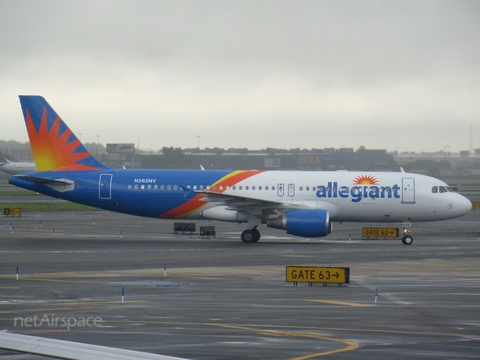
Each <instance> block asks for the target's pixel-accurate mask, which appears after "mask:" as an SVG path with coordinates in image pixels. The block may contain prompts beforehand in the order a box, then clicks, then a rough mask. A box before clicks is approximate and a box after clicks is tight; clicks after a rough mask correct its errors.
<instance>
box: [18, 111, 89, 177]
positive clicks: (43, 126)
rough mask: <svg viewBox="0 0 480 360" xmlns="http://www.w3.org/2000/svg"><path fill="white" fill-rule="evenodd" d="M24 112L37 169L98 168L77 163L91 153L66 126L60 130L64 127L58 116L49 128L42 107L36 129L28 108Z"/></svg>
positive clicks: (45, 113)
mask: <svg viewBox="0 0 480 360" xmlns="http://www.w3.org/2000/svg"><path fill="white" fill-rule="evenodd" d="M25 114H26V123H27V124H26V125H27V131H28V137H29V138H30V145H31V147H32V153H33V157H34V159H35V165H36V167H37V171H55V170H98V168H96V167H92V166H88V165H83V164H81V163H79V162H80V161H81V160H83V159H86V158H88V157H90V156H92V155H91V154H90V153H89V152H88V151H87V150H86V149H85V148H84V146H83V145H82V143H81V142H80V140H78V139H77V138H76V136H75V135H74V134H73V133H72V131H71V130H70V129H69V128H68V127H67V128H66V129H65V130H64V131H63V132H61V131H60V129H61V128H65V127H66V126H65V125H64V124H63V122H62V119H60V117H58V116H57V117H56V118H55V120H54V121H53V123H52V125H51V127H50V129H49V128H48V121H47V109H46V108H44V110H43V113H42V118H41V120H40V126H38V130H37V128H36V127H35V122H34V120H33V119H32V116H31V114H30V111H29V110H28V109H27V110H26V112H25Z"/></svg>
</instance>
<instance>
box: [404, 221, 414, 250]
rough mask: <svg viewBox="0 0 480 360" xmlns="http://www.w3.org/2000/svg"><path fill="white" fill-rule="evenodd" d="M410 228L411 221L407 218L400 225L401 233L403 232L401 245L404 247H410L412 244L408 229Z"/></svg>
mask: <svg viewBox="0 0 480 360" xmlns="http://www.w3.org/2000/svg"><path fill="white" fill-rule="evenodd" d="M411 226H412V220H410V218H408V219H407V220H406V221H404V222H403V223H402V229H403V230H402V231H403V237H402V243H403V244H404V245H412V243H413V237H412V236H411V235H410V232H409V230H408V229H409V228H410V227H411Z"/></svg>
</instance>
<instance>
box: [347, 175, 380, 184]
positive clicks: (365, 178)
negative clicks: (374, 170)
mask: <svg viewBox="0 0 480 360" xmlns="http://www.w3.org/2000/svg"><path fill="white" fill-rule="evenodd" d="M353 184H355V185H377V184H378V180H377V178H376V177H375V176H372V175H361V176H357V177H356V178H355V179H353Z"/></svg>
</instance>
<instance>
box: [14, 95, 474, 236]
mask: <svg viewBox="0 0 480 360" xmlns="http://www.w3.org/2000/svg"><path fill="white" fill-rule="evenodd" d="M20 103H21V107H22V111H23V115H24V120H25V125H26V127H27V132H28V136H29V138H30V145H31V147H32V153H33V156H34V160H35V164H36V168H37V171H36V172H29V173H23V174H17V175H13V176H12V177H11V180H10V183H11V184H13V185H16V186H19V187H22V188H25V189H28V190H32V191H36V192H39V193H42V194H45V195H48V196H52V197H56V198H60V199H65V200H69V201H72V202H76V203H80V204H84V205H89V206H93V207H97V208H101V209H105V210H110V211H114V212H120V213H125V214H131V215H137V216H143V217H150V218H158V219H191V220H220V221H230V222H237V223H247V224H248V225H247V229H245V230H244V231H243V232H242V234H241V240H242V241H243V242H244V243H255V242H257V241H259V240H260V237H261V234H260V231H259V230H258V226H259V225H262V224H264V225H266V226H267V227H272V228H277V229H282V230H286V232H287V233H288V234H291V235H295V236H300V237H323V236H327V235H328V234H330V233H331V231H332V222H382V223H383V222H385V223H392V222H405V221H406V220H408V222H409V223H410V222H412V221H415V222H422V221H436V220H445V219H452V218H455V217H459V216H462V215H464V214H466V213H468V212H469V211H470V210H471V208H472V204H471V202H470V201H469V200H468V199H467V198H465V197H464V196H462V195H460V194H458V193H456V192H455V191H454V190H452V188H451V187H450V186H448V185H447V184H446V183H445V182H443V181H441V180H438V179H435V178H433V177H429V176H425V175H421V174H413V173H405V172H403V171H402V172H355V171H268V170H160V169H153V170H147V169H114V168H110V167H108V166H106V165H104V164H102V163H100V162H99V161H98V160H97V159H95V157H94V156H93V155H92V154H91V153H90V152H88V151H87V149H86V148H85V147H84V146H83V144H82V143H81V141H80V140H79V139H78V138H77V137H76V136H75V135H74V133H73V132H72V131H71V130H70V128H69V127H68V126H67V125H66V124H65V122H64V121H63V120H62V119H61V118H60V117H59V116H58V115H57V113H56V112H55V111H54V110H53V108H52V107H51V106H50V105H49V104H48V103H47V101H46V100H45V99H44V98H43V97H41V96H33V95H21V96H20ZM404 233H405V235H404V236H403V237H402V242H403V243H404V244H405V245H410V244H412V242H413V237H412V236H411V235H410V233H409V230H408V227H404Z"/></svg>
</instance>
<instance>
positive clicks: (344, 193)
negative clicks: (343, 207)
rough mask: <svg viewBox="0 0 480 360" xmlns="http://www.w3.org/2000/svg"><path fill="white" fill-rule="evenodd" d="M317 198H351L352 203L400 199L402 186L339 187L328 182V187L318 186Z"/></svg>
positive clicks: (334, 183) (335, 183)
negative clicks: (363, 200) (366, 200)
mask: <svg viewBox="0 0 480 360" xmlns="http://www.w3.org/2000/svg"><path fill="white" fill-rule="evenodd" d="M316 195H317V197H319V198H345V199H346V198H351V199H352V202H359V201H362V199H384V198H388V199H391V198H396V199H399V198H400V186H399V185H398V184H395V185H393V186H377V185H355V186H352V187H351V188H349V187H348V186H340V187H339V186H338V183H337V182H336V181H334V182H328V184H327V186H324V185H318V186H317V192H316Z"/></svg>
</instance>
